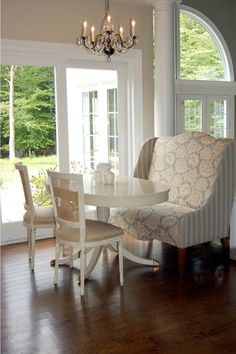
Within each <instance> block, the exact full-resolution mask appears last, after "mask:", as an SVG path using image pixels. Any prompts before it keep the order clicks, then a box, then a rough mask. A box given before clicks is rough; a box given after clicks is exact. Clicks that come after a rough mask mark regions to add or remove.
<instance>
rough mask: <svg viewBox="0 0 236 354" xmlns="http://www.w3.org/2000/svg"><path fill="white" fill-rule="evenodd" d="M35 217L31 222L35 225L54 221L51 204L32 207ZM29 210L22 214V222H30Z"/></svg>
mask: <svg viewBox="0 0 236 354" xmlns="http://www.w3.org/2000/svg"><path fill="white" fill-rule="evenodd" d="M34 210H35V217H34V220H33V223H34V224H35V225H36V224H37V225H40V224H53V223H55V219H54V211H53V207H52V206H38V207H35V208H34ZM30 216H31V215H30V211H27V212H26V213H25V214H24V223H26V224H29V223H30Z"/></svg>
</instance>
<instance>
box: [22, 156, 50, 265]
mask: <svg viewBox="0 0 236 354" xmlns="http://www.w3.org/2000/svg"><path fill="white" fill-rule="evenodd" d="M15 168H16V169H17V170H18V171H19V173H20V178H21V182H22V187H23V191H24V197H25V203H24V208H25V213H24V216H23V225H24V226H26V228H27V241H28V254H29V261H30V264H31V270H32V271H34V264H35V240H36V231H37V229H51V228H52V229H53V230H54V228H55V218H54V211H53V207H52V206H35V205H34V202H33V198H32V190H31V185H30V179H29V172H28V168H27V166H25V165H23V164H22V163H21V162H18V163H16V164H15ZM53 234H54V231H53Z"/></svg>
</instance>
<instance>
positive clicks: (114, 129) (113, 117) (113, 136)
mask: <svg viewBox="0 0 236 354" xmlns="http://www.w3.org/2000/svg"><path fill="white" fill-rule="evenodd" d="M107 117H108V151H109V152H108V155H109V160H110V162H111V163H112V168H113V170H115V171H117V172H118V171H119V137H118V107H117V89H116V88H113V89H109V90H107Z"/></svg>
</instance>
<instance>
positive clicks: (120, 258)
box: [118, 240, 124, 286]
mask: <svg viewBox="0 0 236 354" xmlns="http://www.w3.org/2000/svg"><path fill="white" fill-rule="evenodd" d="M118 252H119V273H120V285H121V286H123V285H124V270H123V244H122V240H120V241H119V242H118Z"/></svg>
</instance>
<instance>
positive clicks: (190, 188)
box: [148, 132, 235, 209]
mask: <svg viewBox="0 0 236 354" xmlns="http://www.w3.org/2000/svg"><path fill="white" fill-rule="evenodd" d="M234 142H235V141H234V140H233V139H218V138H214V137H212V136H210V135H208V134H206V133H204V132H185V133H182V134H179V135H176V136H174V137H160V138H159V139H158V140H157V141H156V143H155V147H154V149H153V155H152V161H151V165H150V169H149V175H148V178H149V179H151V180H153V181H160V182H161V183H164V184H167V185H168V186H169V187H170V193H169V201H170V202H171V203H175V204H178V205H182V206H187V207H191V208H195V209H197V208H200V207H201V206H203V205H204V204H205V203H206V202H207V200H208V199H209V198H210V196H211V195H212V194H213V192H214V190H215V189H216V184H217V183H216V182H217V178H218V179H219V177H220V178H222V180H221V181H220V184H221V185H224V186H225V184H226V183H227V180H223V178H224V179H227V178H228V179H229V174H230V173H231V176H232V172H233V169H234V168H233V166H231V164H234V161H233V159H232V158H231V160H229V158H228V157H227V154H228V152H227V150H228V148H229V146H230V145H233V144H234ZM227 158H228V161H229V162H228V166H226V167H224V168H227V169H228V171H229V172H228V175H226V174H225V175H223V174H222V173H220V171H221V169H222V168H223V167H222V166H223V159H227ZM224 165H225V163H224ZM230 170H232V172H230ZM230 178H231V180H232V179H233V178H232V177H230ZM232 183H233V182H232ZM218 184H219V183H218ZM227 188H228V187H227Z"/></svg>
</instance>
